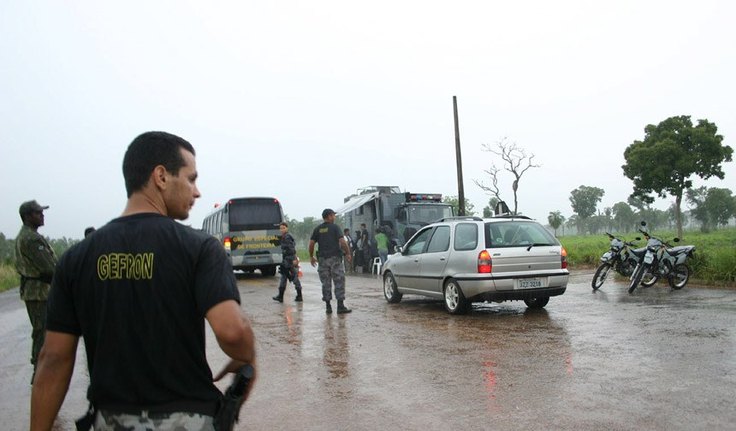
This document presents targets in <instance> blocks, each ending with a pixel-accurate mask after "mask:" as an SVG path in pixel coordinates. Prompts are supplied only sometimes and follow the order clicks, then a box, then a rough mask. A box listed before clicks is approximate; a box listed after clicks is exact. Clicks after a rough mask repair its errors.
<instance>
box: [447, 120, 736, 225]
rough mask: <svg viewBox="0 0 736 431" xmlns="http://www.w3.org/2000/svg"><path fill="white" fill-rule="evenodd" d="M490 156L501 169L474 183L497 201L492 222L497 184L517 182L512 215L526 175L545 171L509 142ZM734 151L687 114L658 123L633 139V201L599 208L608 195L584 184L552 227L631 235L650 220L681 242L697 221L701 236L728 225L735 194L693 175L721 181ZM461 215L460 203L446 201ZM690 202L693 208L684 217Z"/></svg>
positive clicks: (629, 161)
mask: <svg viewBox="0 0 736 431" xmlns="http://www.w3.org/2000/svg"><path fill="white" fill-rule="evenodd" d="M483 149H484V150H485V151H488V152H491V153H493V154H495V155H496V156H498V157H499V158H500V160H501V162H502V164H501V167H498V166H496V164H495V163H491V167H490V168H489V169H487V170H485V171H484V172H485V173H486V174H487V175H488V176H489V178H490V184H486V183H484V182H482V181H478V180H474V182H475V184H476V185H477V186H478V187H480V188H481V189H482V190H483V191H485V192H486V193H488V194H489V195H491V199H490V200H489V203H488V206H486V207H484V208H483V216H484V217H490V216H491V215H492V214H493V208H495V205H496V203H497V202H498V201H502V200H504V199H503V198H502V196H501V194H502V193H501V189H500V187H499V178H500V176H501V175H502V174H503V173H504V172H507V173H509V174H511V177H512V178H513V182H512V185H511V190H512V193H513V210H512V214H521V213H520V212H519V211H518V208H519V205H518V194H519V188H520V183H521V179H522V176H523V175H524V174H525V173H526V172H527V171H529V169H532V168H538V167H540V166H541V165H539V164H537V163H536V162H535V161H534V154H527V153H526V152H525V151H524V149H523V148H520V147H518V146H517V145H516V144H515V143H509V142H508V141H507V139H506V138H504V139H502V140H501V141H500V142H498V143H497V145H496V147H491V146H489V145H485V144H484V145H483ZM732 154H733V149H732V148H731V147H730V146H728V145H723V136H722V135H720V134H718V128H717V127H716V125H715V124H714V123H711V122H710V121H708V120H707V119H701V120H698V121H697V124H693V122H692V120H691V119H690V116H689V115H680V116H674V117H670V118H667V119H665V120H664V121H662V122H660V123H659V124H657V125H653V124H649V125H647V126H646V127H645V128H644V139H642V140H635V141H634V142H633V143H632V144H631V145H629V146H628V147H626V149H625V150H624V159H625V160H626V163H625V164H624V165H623V166H621V168H622V170H623V173H624V175H625V176H626V177H627V178H629V179H630V180H632V182H633V191H632V193H631V195H630V196H629V198H628V200H627V202H618V203H616V204H615V205H613V206H612V207H606V208H603V209H602V210H600V209H598V205H599V203H600V201H601V199H602V198H603V195H604V194H605V191H604V190H603V189H601V188H599V187H595V186H587V185H581V186H580V187H578V188H576V189H575V190H572V191H571V192H570V205H571V208H572V210H573V214H572V215H571V216H569V217H568V218H565V217H564V216H563V215H562V212H561V211H559V210H556V211H551V212H550V213H549V216H548V219H547V221H548V222H549V224H550V226H551V227H552V228H553V229H554V230H555V234H556V232H557V229H558V228H559V227H571V228H573V229H575V230H576V231H577V232H580V233H598V232H600V230H602V229H610V230H619V231H631V230H635V226H636V224H638V223H639V222H640V221H641V220H646V221H647V223H648V224H649V225H650V227H652V228H653V227H655V226H662V225H664V224H668V225H669V226H670V227H674V229H676V230H677V235H678V236H680V237H681V236H682V231H683V225H684V224H686V223H687V222H688V221H690V222H691V223H692V222H696V223H699V225H700V228H701V230H703V231H709V230H711V229H717V228H718V227H721V226H725V225H727V224H728V222H729V220H731V219H732V218H734V217H736V197H734V195H733V193H732V191H731V190H729V189H726V188H718V187H712V188H708V187H698V188H694V187H693V180H692V178H693V177H698V178H701V179H702V180H707V179H709V178H712V177H716V178H719V179H723V178H724V176H725V174H724V172H723V169H722V167H721V166H722V164H723V163H726V162H730V161H732ZM667 196H670V197H673V198H674V199H675V201H674V203H673V204H672V205H671V206H670V208H669V209H668V210H667V211H661V210H656V209H653V208H652V207H651V205H652V204H653V203H654V201H655V199H656V198H657V197H659V198H666V197H667ZM444 201H445V202H447V203H450V204H451V205H453V206H454V207H455V210H456V211H457V210H458V208H459V205H458V197H457V196H448V197H446V198H445V199H444ZM684 202H687V204H688V205H689V208H690V210H689V211H688V212H687V214H686V212H685V211H683V203H684ZM464 203H465V208H466V214H465V215H475V212H474V206H473V205H472V204H471V203H470V202H469V201H468V200H467V199H465V202H464Z"/></svg>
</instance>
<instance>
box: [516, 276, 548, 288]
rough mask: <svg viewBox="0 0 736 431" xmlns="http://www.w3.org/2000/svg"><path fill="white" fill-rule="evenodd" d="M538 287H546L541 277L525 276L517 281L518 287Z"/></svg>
mask: <svg viewBox="0 0 736 431" xmlns="http://www.w3.org/2000/svg"><path fill="white" fill-rule="evenodd" d="M538 287H544V283H543V282H542V280H541V279H539V278H523V279H521V280H517V281H516V288H517V289H536V288H538Z"/></svg>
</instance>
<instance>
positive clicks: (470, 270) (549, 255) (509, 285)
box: [383, 216, 569, 314]
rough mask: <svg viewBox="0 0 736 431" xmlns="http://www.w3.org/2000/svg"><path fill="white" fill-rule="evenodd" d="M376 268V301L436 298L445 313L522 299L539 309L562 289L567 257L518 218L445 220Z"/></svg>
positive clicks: (553, 241) (534, 225)
mask: <svg viewBox="0 0 736 431" xmlns="http://www.w3.org/2000/svg"><path fill="white" fill-rule="evenodd" d="M399 250H400V251H399V253H395V254H392V255H391V256H390V257H389V259H388V260H387V261H386V264H385V265H384V267H383V294H384V296H385V297H386V300H387V301H388V302H389V303H398V302H399V301H401V298H402V296H403V295H404V294H414V295H423V296H428V297H432V298H438V299H444V304H445V308H446V309H447V311H448V312H450V313H451V314H461V313H464V312H466V311H467V310H468V309H469V308H470V304H471V303H472V302H481V301H494V302H503V301H513V300H523V301H524V302H525V303H526V305H527V307H530V308H542V307H544V306H545V305H547V303H548V302H549V298H550V296H556V295H562V294H563V293H565V289H567V280H568V277H569V272H568V270H567V252H566V251H565V249H564V248H563V247H562V245H560V242H559V241H557V238H555V237H554V235H552V234H551V233H550V232H549V231H548V230H547V229H545V228H544V226H542V225H541V224H539V223H538V222H536V221H534V220H531V219H529V218H528V217H525V216H496V217H493V218H487V219H481V218H478V217H452V218H445V219H442V220H439V221H437V222H435V223H432V224H429V225H427V226H425V227H424V228H422V229H421V230H419V231H418V232H417V233H416V234H414V236H413V237H412V238H411V239H410V240H409V241H408V242H407V243H406V245H405V246H404V247H402V248H400V249H399Z"/></svg>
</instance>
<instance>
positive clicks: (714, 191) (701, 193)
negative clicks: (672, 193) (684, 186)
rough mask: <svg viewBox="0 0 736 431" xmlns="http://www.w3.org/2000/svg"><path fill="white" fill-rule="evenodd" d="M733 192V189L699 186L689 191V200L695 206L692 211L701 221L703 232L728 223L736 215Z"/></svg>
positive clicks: (735, 202) (687, 194)
mask: <svg viewBox="0 0 736 431" xmlns="http://www.w3.org/2000/svg"><path fill="white" fill-rule="evenodd" d="M731 194H732V193H731V190H729V189H722V188H718V187H713V188H707V187H698V188H697V189H690V190H688V191H687V193H686V196H687V201H688V202H689V203H690V204H691V205H693V206H694V208H692V209H691V213H692V215H693V217H694V218H695V219H696V220H698V221H700V223H701V230H702V231H703V232H708V231H710V230H711V229H712V228H717V227H718V226H719V225H723V226H725V225H727V224H728V220H729V219H731V217H733V216H734V215H736V201H735V200H734V197H733V196H732V195H731Z"/></svg>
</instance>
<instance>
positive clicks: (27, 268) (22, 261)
mask: <svg viewBox="0 0 736 431" xmlns="http://www.w3.org/2000/svg"><path fill="white" fill-rule="evenodd" d="M45 209H48V206H41V205H40V204H39V203H38V202H36V201H35V200H34V201H28V202H23V203H22V204H21V206H20V209H19V211H18V212H19V213H20V218H21V220H23V227H21V228H20V232H18V236H17V237H16V238H15V269H16V271H18V274H20V299H22V300H23V301H24V302H25V303H26V310H28V317H29V318H30V320H31V326H32V327H33V332H32V334H31V336H32V338H33V347H32V348H31V364H33V375H34V376H35V374H36V361H37V360H38V352H39V351H40V350H41V346H42V345H43V340H44V332H45V331H46V299H47V298H48V296H49V288H50V287H51V278H52V276H53V275H54V266H55V265H56V256H55V255H54V250H53V249H52V248H51V246H50V245H49V243H48V242H47V241H46V238H44V237H43V236H41V234H39V233H38V228H39V227H41V226H43V225H44V216H43V210H45ZM33 379H34V377H31V383H33Z"/></svg>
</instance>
